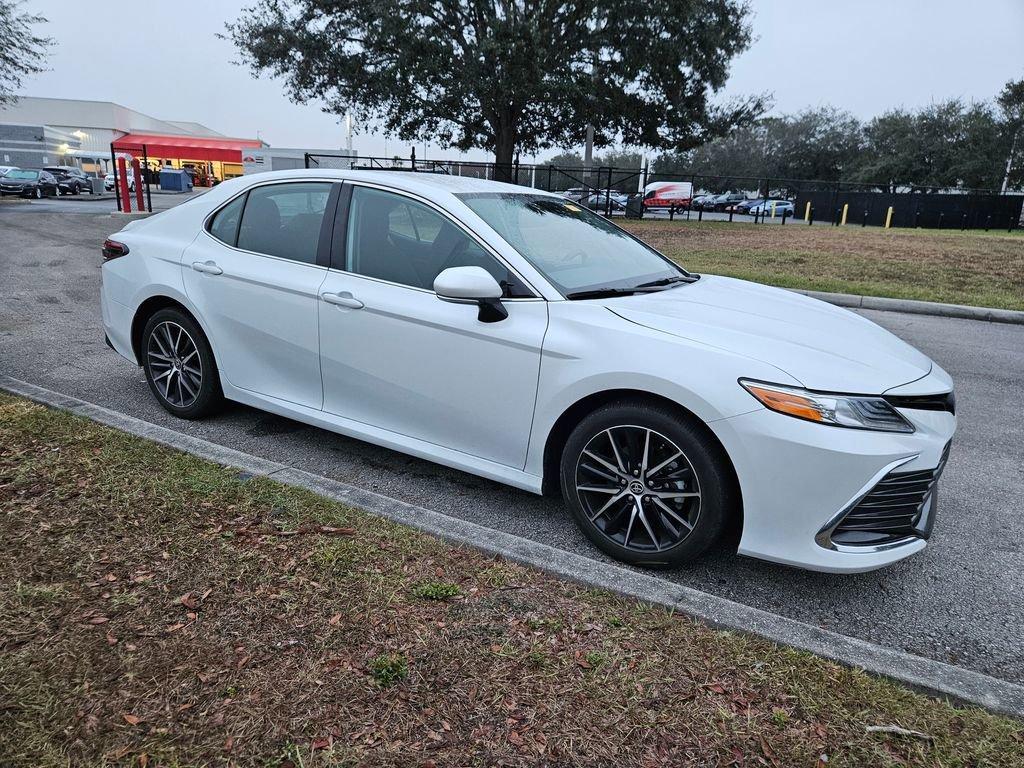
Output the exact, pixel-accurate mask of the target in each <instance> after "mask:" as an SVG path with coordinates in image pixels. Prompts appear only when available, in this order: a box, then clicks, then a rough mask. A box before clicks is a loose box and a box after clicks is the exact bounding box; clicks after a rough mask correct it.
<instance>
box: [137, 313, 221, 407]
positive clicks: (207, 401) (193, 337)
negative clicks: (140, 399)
mask: <svg viewBox="0 0 1024 768" xmlns="http://www.w3.org/2000/svg"><path fill="white" fill-rule="evenodd" d="M176 328H180V329H181V330H182V331H184V333H185V334H186V335H187V339H185V338H184V337H179V338H180V339H182V340H184V349H185V350H186V351H187V353H188V354H189V355H190V356H191V351H190V350H191V348H194V349H195V351H196V353H197V354H196V355H195V356H192V357H191V359H185V356H184V355H180V356H179V355H176V354H171V355H170V356H169V357H171V358H174V359H175V360H177V361H178V363H177V364H175V363H168V364H165V363H163V362H159V361H157V359H156V357H155V355H156V354H161V352H162V351H166V352H172V350H171V349H169V348H168V347H169V345H170V344H171V343H172V342H171V339H173V338H175V335H176V334H174V333H173V332H174V331H175V329H176ZM165 329H166V330H167V331H168V332H172V336H171V337H168V336H166V335H164V330H165ZM154 334H157V335H158V338H157V339H156V340H154V338H153V337H154ZM189 343H191V347H189V346H188V344H189ZM151 350H154V354H150V351H151ZM140 357H141V359H142V368H143V370H144V371H145V372H146V381H147V382H148V383H149V388H150V390H151V391H152V392H153V395H154V396H155V397H156V399H157V400H158V401H159V403H160V405H162V406H163V407H164V408H165V409H166V410H167V411H168V412H169V413H172V414H174V415H175V416H177V417H178V418H181V419H190V420H192V419H202V418H204V417H206V416H210V415H211V414H213V413H216V412H217V411H218V410H219V409H220V407H221V406H222V404H223V401H224V395H223V392H222V391H221V387H220V376H219V375H218V372H217V363H216V360H214V357H213V350H212V349H211V348H210V342H209V341H208V340H207V338H206V334H204V333H203V330H202V328H200V327H199V325H198V323H196V321H195V320H193V319H192V318H191V317H190V316H189V315H188V314H186V313H185V312H182V311H181V310H180V309H174V308H167V309H161V310H159V311H157V312H155V313H153V315H152V317H150V318H149V320H147V321H146V326H145V328H144V329H143V331H142V346H141V348H140ZM195 357H198V359H199V363H200V365H199V367H198V370H199V372H200V376H199V381H198V385H196V382H195V377H194V376H193V375H192V374H187V373H184V372H183V371H187V370H188V368H185V366H188V365H189V363H193V361H194V359H195ZM182 359H185V362H184V363H183V364H182V363H181V360H182ZM164 365H167V368H163V367H162V366H164ZM172 366H173V367H174V368H176V369H177V370H176V372H175V373H171V374H168V370H169V369H170V368H171V367H172ZM191 367H192V368H193V370H194V363H193V365H192V366H191ZM175 376H177V382H178V387H177V388H174V387H169V388H170V389H171V392H170V393H167V392H164V391H163V388H162V385H161V384H160V383H159V382H160V381H162V380H164V379H169V380H170V381H172V382H173V381H174V377H175ZM183 379H184V381H182V380H183ZM189 382H191V383H192V385H194V394H193V391H192V390H190V388H189ZM182 384H183V385H184V386H182Z"/></svg>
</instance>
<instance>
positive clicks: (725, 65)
mask: <svg viewBox="0 0 1024 768" xmlns="http://www.w3.org/2000/svg"><path fill="white" fill-rule="evenodd" d="M747 14H748V9H747V6H746V2H745V0H661V1H660V2H644V3H638V2H624V1H623V0H591V1H590V2H588V1H587V0H511V2H508V1H506V0H261V1H260V2H259V3H257V4H256V5H254V6H252V7H250V8H247V9H246V10H244V11H243V12H242V15H241V17H240V18H239V19H238V20H237V21H235V22H234V23H231V24H228V26H227V29H228V37H229V38H230V39H231V40H233V41H234V43H235V44H236V45H237V46H238V48H239V50H240V51H241V53H242V59H243V61H244V62H245V63H246V64H248V65H249V66H250V67H251V68H252V70H253V73H254V75H257V76H259V75H261V74H265V73H269V74H272V75H275V76H280V77H282V78H283V79H284V81H285V83H286V87H287V89H288V92H289V95H290V97H291V98H292V99H293V100H295V101H297V102H300V103H305V102H308V101H311V100H322V101H323V102H324V103H325V105H326V110H327V111H329V112H333V113H336V114H343V113H344V112H346V111H349V110H352V111H353V113H354V114H355V116H356V118H357V119H359V120H361V121H365V122H373V123H376V124H378V125H380V126H381V127H382V128H383V129H384V131H385V132H386V133H388V134H389V135H393V136H397V137H398V138H400V139H403V140H417V139H429V140H431V141H433V142H437V143H439V144H442V145H445V146H451V147H455V148H457V149H460V150H463V151H465V150H468V149H471V148H479V149H485V150H489V151H492V152H493V153H494V157H495V161H496V162H497V163H498V164H500V165H501V166H504V167H506V168H507V167H509V166H510V165H511V163H512V161H513V157H514V156H515V154H516V153H519V152H522V153H533V152H535V151H537V150H539V149H545V148H548V147H552V146H570V145H573V144H579V143H580V142H581V140H582V137H583V135H584V133H585V131H586V128H587V126H588V125H592V126H594V128H595V133H596V135H595V143H596V144H597V145H599V146H601V145H606V144H609V143H612V142H618V143H622V144H627V145H637V146H647V147H662V148H673V149H677V150H685V149H688V148H690V147H694V146H697V145H699V144H702V143H704V142H705V141H708V140H709V139H710V138H713V137H715V136H720V135H725V134H726V133H728V132H729V131H730V130H731V129H733V128H734V127H735V126H737V125H739V124H742V123H744V122H746V121H748V120H750V119H752V118H754V117H756V116H757V115H758V114H759V113H760V112H761V111H762V110H763V104H762V99H761V98H760V97H757V96H752V97H746V98H741V99H734V100H731V101H728V102H726V103H716V102H715V98H714V96H715V93H716V92H717V91H719V90H720V89H721V88H722V87H723V86H724V85H725V81H726V78H727V76H728V72H729V65H730V63H731V61H732V59H733V58H734V57H735V56H736V55H737V54H739V53H740V52H741V51H743V50H744V49H745V48H746V47H747V46H748V45H749V43H750V29H749V27H748V25H747V22H746V18H747Z"/></svg>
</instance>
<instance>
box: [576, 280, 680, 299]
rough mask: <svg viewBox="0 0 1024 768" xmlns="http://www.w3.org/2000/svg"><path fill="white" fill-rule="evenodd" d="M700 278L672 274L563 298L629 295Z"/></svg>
mask: <svg viewBox="0 0 1024 768" xmlns="http://www.w3.org/2000/svg"><path fill="white" fill-rule="evenodd" d="M698 279H700V276H699V275H690V276H689V277H687V276H685V275H673V276H672V277H662V278H659V279H658V280H651V281H650V282H648V283H640V285H634V286H633V287H632V288H611V287H609V288H593V289H590V290H586V291H575V292H574V293H567V294H566V295H565V298H567V299H603V298H608V297H609V296H631V295H633V294H634V293H654V292H655V291H660V290H662V289H664V288H665V287H666V286H669V285H675V284H676V283H695V282H697V280H698Z"/></svg>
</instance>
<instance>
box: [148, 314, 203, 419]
mask: <svg viewBox="0 0 1024 768" xmlns="http://www.w3.org/2000/svg"><path fill="white" fill-rule="evenodd" d="M146 358H147V361H148V363H149V370H150V375H151V376H152V378H153V383H154V385H156V389H157V391H158V392H159V393H160V395H161V397H163V398H164V399H165V400H166V401H167V402H168V403H170V404H171V405H173V406H175V407H177V408H187V407H189V406H190V405H192V404H193V403H194V402H195V401H196V398H197V397H199V392H200V390H201V388H202V384H203V363H202V358H201V357H200V355H199V349H198V347H196V343H195V341H194V340H193V339H192V337H191V336H189V333H188V331H186V330H185V329H184V328H182V327H181V326H180V325H178V324H177V323H175V322H172V321H170V320H165V321H164V322H162V323H160V324H159V325H158V326H156V327H155V328H154V329H153V332H152V333H151V334H150V335H149V345H148V347H147V349H146Z"/></svg>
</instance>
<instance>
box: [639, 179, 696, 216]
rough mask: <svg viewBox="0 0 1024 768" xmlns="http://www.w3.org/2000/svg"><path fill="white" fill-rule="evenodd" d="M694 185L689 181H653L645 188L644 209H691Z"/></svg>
mask: <svg viewBox="0 0 1024 768" xmlns="http://www.w3.org/2000/svg"><path fill="white" fill-rule="evenodd" d="M692 199H693V184H692V183H691V182H689V181H652V182H651V183H650V184H648V185H647V186H646V187H644V208H682V209H686V208H689V207H690V201H691V200H692Z"/></svg>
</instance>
